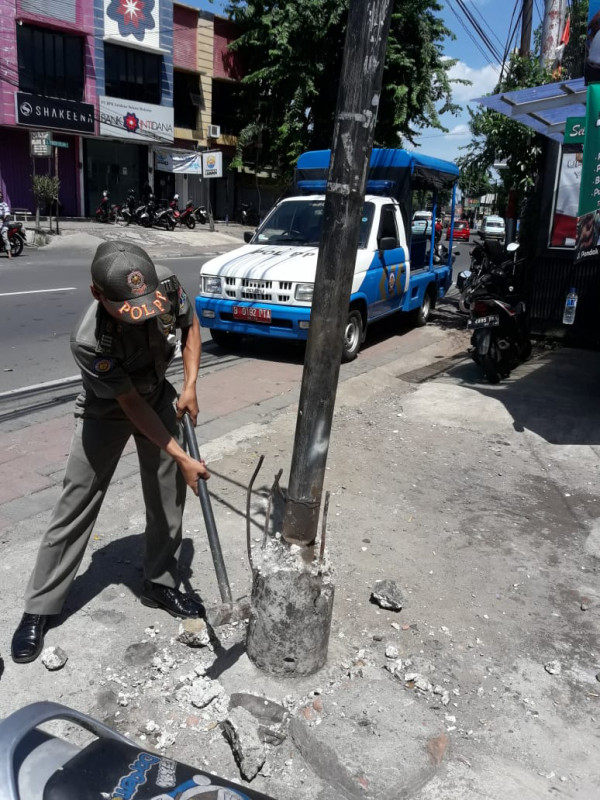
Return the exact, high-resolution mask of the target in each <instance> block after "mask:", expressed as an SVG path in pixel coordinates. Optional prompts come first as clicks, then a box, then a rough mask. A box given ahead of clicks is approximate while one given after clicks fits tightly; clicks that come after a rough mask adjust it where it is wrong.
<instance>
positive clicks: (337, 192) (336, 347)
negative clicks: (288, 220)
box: [283, 0, 393, 545]
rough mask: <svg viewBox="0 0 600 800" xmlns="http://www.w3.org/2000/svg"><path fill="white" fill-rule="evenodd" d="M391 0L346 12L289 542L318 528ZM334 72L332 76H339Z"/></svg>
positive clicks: (356, 0) (307, 538) (356, 2)
mask: <svg viewBox="0 0 600 800" xmlns="http://www.w3.org/2000/svg"><path fill="white" fill-rule="evenodd" d="M392 2H393V0H369V1H368V2H366V1H365V0H351V3H350V9H349V12H348V26H347V32H346V43H345V47H344V61H343V65H342V75H341V80H340V88H339V93H338V100H337V109H336V118H335V127H334V134H333V146H332V157H331V162H330V167H329V176H328V182H327V193H326V196H325V209H324V218H323V233H322V239H321V246H320V248H319V256H318V261H317V274H316V279H315V287H314V295H313V304H312V310H311V317H310V330H309V336H308V344H307V348H306V357H305V361H304V371H303V374H302V388H301V392H300V404H299V410H298V420H297V423H296V436H295V441H294V450H293V454H292V465H291V470H290V480H289V485H288V493H287V500H286V506H285V516H284V523H283V537H284V539H285V540H286V541H287V542H289V543H295V544H303V545H309V544H312V543H313V542H314V540H315V538H316V535H317V525H318V520H319V510H320V507H321V496H322V492H323V480H324V475H325V466H326V463H327V454H328V451H329V437H330V433H331V423H332V419H333V409H334V405H335V396H336V391H337V384H338V378H339V371H340V361H341V356H342V345H343V336H344V330H345V326H346V323H347V321H348V303H349V298H350V292H351V288H352V278H353V275H354V263H355V260H356V251H357V247H358V231H359V224H360V214H361V211H362V206H363V202H364V195H365V184H366V179H367V170H368V166H369V159H370V156H371V149H372V146H373V134H374V130H375V122H376V120H377V110H378V106H379V96H380V92H381V83H382V77H383V65H384V59H385V50H386V45H387V37H388V32H389V27H390V20H391V12H392ZM331 79H332V80H335V76H333V75H332V76H331ZM359 463H360V458H359V457H358V456H357V464H359Z"/></svg>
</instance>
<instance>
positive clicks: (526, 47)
mask: <svg viewBox="0 0 600 800" xmlns="http://www.w3.org/2000/svg"><path fill="white" fill-rule="evenodd" d="M532 27H533V0H523V19H522V22H521V48H520V50H519V54H520V56H521V58H526V57H527V56H528V55H529V52H530V50H531V30H532Z"/></svg>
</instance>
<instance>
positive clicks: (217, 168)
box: [202, 150, 223, 178]
mask: <svg viewBox="0 0 600 800" xmlns="http://www.w3.org/2000/svg"><path fill="white" fill-rule="evenodd" d="M202 177H203V178H222V177H223V153H222V152H221V151H220V150H211V151H209V152H208V153H202Z"/></svg>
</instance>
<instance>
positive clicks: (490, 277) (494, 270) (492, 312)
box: [463, 243, 531, 383]
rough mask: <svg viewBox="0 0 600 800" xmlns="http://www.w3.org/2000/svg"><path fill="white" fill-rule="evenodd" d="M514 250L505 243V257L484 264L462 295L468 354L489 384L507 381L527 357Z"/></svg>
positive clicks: (528, 347)
mask: <svg viewBox="0 0 600 800" xmlns="http://www.w3.org/2000/svg"><path fill="white" fill-rule="evenodd" d="M518 249H519V245H518V244H516V243H513V244H509V245H508V247H507V248H506V251H507V255H508V258H507V259H505V260H503V261H502V262H501V263H500V264H491V263H488V265H487V267H486V268H485V269H483V270H481V271H480V273H479V274H478V276H477V277H476V278H475V279H474V280H473V281H472V283H471V284H470V285H469V287H468V288H467V289H466V290H465V291H464V295H463V303H464V306H465V308H466V309H467V310H468V312H469V320H468V322H467V329H468V330H470V331H472V335H471V347H470V349H469V353H470V355H471V357H472V358H473V360H474V361H475V363H476V364H479V365H480V366H481V367H482V369H483V371H484V373H485V375H486V377H487V379H488V380H489V381H490V383H498V382H499V381H500V380H501V379H502V378H507V377H508V376H509V375H510V372H511V370H512V369H513V368H514V367H516V366H517V365H518V364H520V363H522V362H523V361H526V360H527V359H528V358H529V357H530V355H531V340H530V338H529V325H528V319H527V313H526V308H525V303H524V302H523V300H522V299H521V298H520V297H519V294H520V293H519V292H518V291H517V283H518V282H519V279H520V275H519V274H518V272H519V268H520V267H522V262H518V261H517V257H516V255H517V250H518ZM511 256H512V257H511Z"/></svg>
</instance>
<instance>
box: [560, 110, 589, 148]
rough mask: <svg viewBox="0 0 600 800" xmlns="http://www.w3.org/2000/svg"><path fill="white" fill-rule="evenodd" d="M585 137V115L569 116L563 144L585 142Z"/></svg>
mask: <svg viewBox="0 0 600 800" xmlns="http://www.w3.org/2000/svg"><path fill="white" fill-rule="evenodd" d="M584 137H585V117H567V119H566V122H565V136H564V139H563V144H581V145H582V144H583V142H584Z"/></svg>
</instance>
